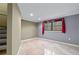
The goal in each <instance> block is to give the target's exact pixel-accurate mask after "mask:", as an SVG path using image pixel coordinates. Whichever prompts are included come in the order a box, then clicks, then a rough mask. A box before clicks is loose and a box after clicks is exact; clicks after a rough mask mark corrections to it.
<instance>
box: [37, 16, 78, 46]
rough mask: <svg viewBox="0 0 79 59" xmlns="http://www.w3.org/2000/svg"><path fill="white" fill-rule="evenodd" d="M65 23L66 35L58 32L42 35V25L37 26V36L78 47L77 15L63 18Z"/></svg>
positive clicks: (46, 32)
mask: <svg viewBox="0 0 79 59" xmlns="http://www.w3.org/2000/svg"><path fill="white" fill-rule="evenodd" d="M65 23H66V33H65V34H64V33H62V32H59V31H45V34H44V35H42V31H41V30H42V29H41V28H42V25H41V23H39V25H38V36H39V37H42V38H47V39H52V40H57V41H62V42H66V43H71V44H78V45H79V15H73V16H68V17H65Z"/></svg>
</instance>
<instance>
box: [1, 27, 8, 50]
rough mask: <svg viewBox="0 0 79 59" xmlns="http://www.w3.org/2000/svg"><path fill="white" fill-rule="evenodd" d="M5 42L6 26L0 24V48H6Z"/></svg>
mask: <svg viewBox="0 0 79 59" xmlns="http://www.w3.org/2000/svg"><path fill="white" fill-rule="evenodd" d="M6 43H7V28H6V26H0V50H6Z"/></svg>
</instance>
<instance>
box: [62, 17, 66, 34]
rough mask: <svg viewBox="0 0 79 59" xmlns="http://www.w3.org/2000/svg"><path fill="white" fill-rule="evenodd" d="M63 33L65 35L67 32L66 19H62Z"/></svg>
mask: <svg viewBox="0 0 79 59" xmlns="http://www.w3.org/2000/svg"><path fill="white" fill-rule="evenodd" d="M62 32H63V33H65V32H66V28H65V20H64V18H62Z"/></svg>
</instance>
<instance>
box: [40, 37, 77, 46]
mask: <svg viewBox="0 0 79 59" xmlns="http://www.w3.org/2000/svg"><path fill="white" fill-rule="evenodd" d="M40 39H45V38H40ZM45 40H51V39H45ZM53 41H54V42H58V43H61V44H66V45H70V46H74V47H79V45H76V44H71V43H65V42H60V41H56V40H53Z"/></svg>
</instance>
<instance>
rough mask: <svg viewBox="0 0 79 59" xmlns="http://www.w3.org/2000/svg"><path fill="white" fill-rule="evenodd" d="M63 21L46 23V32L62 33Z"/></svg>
mask: <svg viewBox="0 0 79 59" xmlns="http://www.w3.org/2000/svg"><path fill="white" fill-rule="evenodd" d="M61 29H62V21H51V22H49V21H48V22H46V23H45V31H61Z"/></svg>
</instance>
